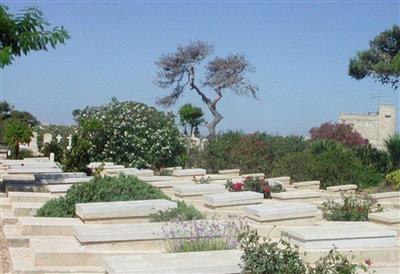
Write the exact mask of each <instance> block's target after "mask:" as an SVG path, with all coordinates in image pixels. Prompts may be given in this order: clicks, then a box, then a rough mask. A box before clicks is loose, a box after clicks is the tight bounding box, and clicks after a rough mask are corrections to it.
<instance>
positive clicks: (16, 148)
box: [15, 143, 19, 159]
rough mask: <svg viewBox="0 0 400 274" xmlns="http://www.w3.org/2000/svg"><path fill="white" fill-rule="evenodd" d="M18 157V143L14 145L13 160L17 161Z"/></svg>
mask: <svg viewBox="0 0 400 274" xmlns="http://www.w3.org/2000/svg"><path fill="white" fill-rule="evenodd" d="M18 157H19V143H17V144H16V145H15V159H18Z"/></svg>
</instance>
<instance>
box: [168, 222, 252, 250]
mask: <svg viewBox="0 0 400 274" xmlns="http://www.w3.org/2000/svg"><path fill="white" fill-rule="evenodd" d="M243 227H244V222H243V221H242V220H241V219H239V218H236V217H234V216H230V217H229V218H228V220H223V221H219V220H217V219H216V218H215V217H213V218H212V219H211V220H195V221H190V222H182V221H179V220H176V221H174V222H169V223H166V225H165V226H164V227H163V234H164V237H165V238H166V239H167V240H165V244H166V247H167V250H168V252H195V251H210V250H226V249H235V248H237V247H238V246H239V242H238V235H239V233H240V231H241V230H242V229H243Z"/></svg>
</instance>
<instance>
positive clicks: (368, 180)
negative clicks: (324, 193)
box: [272, 141, 382, 188]
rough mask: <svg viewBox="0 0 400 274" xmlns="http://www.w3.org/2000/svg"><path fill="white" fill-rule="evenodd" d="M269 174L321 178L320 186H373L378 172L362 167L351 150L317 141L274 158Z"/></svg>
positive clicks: (297, 179) (306, 178)
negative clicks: (304, 148) (302, 149)
mask: <svg viewBox="0 0 400 274" xmlns="http://www.w3.org/2000/svg"><path fill="white" fill-rule="evenodd" d="M272 176H290V177H291V178H292V179H293V180H294V181H308V180H319V181H321V188H326V187H328V186H336V185H343V184H356V185H357V186H358V187H360V188H365V187H370V186H376V185H378V184H379V183H380V182H381V181H382V175H381V174H380V173H379V172H377V171H376V170H375V169H374V168H373V167H369V166H365V165H363V164H362V163H361V161H360V160H359V159H358V158H357V157H356V156H355V155H354V153H353V152H352V151H351V150H350V149H348V148H346V147H344V146H342V145H340V144H337V143H335V142H333V141H317V142H313V143H311V144H310V146H309V148H308V149H306V150H305V151H302V152H297V153H291V154H288V155H286V156H285V157H283V158H282V159H280V160H278V161H277V163H276V164H275V167H274V170H273V172H272Z"/></svg>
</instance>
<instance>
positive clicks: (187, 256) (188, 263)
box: [103, 250, 242, 274]
mask: <svg viewBox="0 0 400 274" xmlns="http://www.w3.org/2000/svg"><path fill="white" fill-rule="evenodd" d="M241 255H242V252H241V251H239V250H222V251H202V252H186V253H164V254H140V255H124V256H122V255H120V256H105V257H104V259H103V261H104V265H105V269H106V272H107V273H108V274H122V273H124V274H127V273H203V274H208V273H213V274H216V273H220V274H224V273H241V268H240V266H239V264H240V256H241Z"/></svg>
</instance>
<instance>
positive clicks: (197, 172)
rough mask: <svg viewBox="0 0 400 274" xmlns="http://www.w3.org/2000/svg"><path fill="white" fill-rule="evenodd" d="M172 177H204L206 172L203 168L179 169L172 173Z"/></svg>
mask: <svg viewBox="0 0 400 274" xmlns="http://www.w3.org/2000/svg"><path fill="white" fill-rule="evenodd" d="M172 175H173V176H175V177H188V176H189V177H192V176H203V175H206V170H205V169H202V168H192V169H177V170H174V171H173V172H172Z"/></svg>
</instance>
